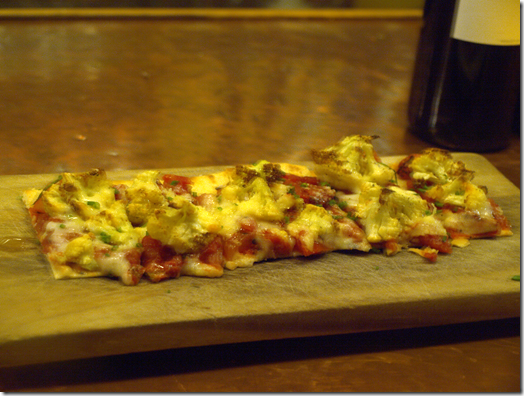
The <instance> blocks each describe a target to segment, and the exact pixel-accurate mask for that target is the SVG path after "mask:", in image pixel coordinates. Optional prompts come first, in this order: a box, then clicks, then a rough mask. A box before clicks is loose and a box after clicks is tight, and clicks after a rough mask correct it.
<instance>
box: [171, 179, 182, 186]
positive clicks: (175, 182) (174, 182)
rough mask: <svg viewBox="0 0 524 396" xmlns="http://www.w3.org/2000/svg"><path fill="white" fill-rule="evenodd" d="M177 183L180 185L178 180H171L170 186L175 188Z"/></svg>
mask: <svg viewBox="0 0 524 396" xmlns="http://www.w3.org/2000/svg"><path fill="white" fill-rule="evenodd" d="M178 183H180V182H179V181H178V180H173V181H172V182H171V183H170V184H171V185H172V186H176V185H177V184H178Z"/></svg>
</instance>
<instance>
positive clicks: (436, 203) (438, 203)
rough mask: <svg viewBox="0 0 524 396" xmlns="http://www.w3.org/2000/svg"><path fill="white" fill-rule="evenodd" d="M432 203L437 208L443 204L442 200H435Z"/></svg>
mask: <svg viewBox="0 0 524 396" xmlns="http://www.w3.org/2000/svg"><path fill="white" fill-rule="evenodd" d="M433 205H435V206H436V207H437V208H442V207H443V206H444V204H443V203H442V202H438V201H435V202H434V203H433Z"/></svg>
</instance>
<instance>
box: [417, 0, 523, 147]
mask: <svg viewBox="0 0 524 396" xmlns="http://www.w3.org/2000/svg"><path fill="white" fill-rule="evenodd" d="M461 1H464V0H457V1H454V0H426V4H425V8H424V25H423V27H422V31H421V36H420V41H419V46H418V49H417V58H416V63H415V70H414V75H413V83H412V87H411V94H410V101H409V108H408V117H409V124H410V130H411V132H412V133H414V134H415V135H417V136H419V137H421V138H422V139H424V140H426V141H428V142H430V143H432V144H435V145H438V146H441V147H445V148H447V149H450V150H453V151H474V152H487V151H495V150H500V149H503V148H505V147H506V146H507V145H508V144H509V141H510V136H511V130H512V126H513V125H512V123H513V120H514V114H515V108H516V106H517V103H518V99H519V97H520V41H519V37H518V38H514V37H513V38H511V39H508V38H502V39H500V38H499V40H502V44H501V43H500V42H496V41H494V42H492V43H486V42H489V41H490V40H491V39H492V37H494V34H493V33H491V32H490V33H489V34H488V35H487V36H488V38H487V39H486V38H483V37H481V38H479V39H477V38H476V37H470V36H469V35H468V33H469V31H471V27H472V26H473V27H474V28H475V30H482V29H479V27H480V28H484V25H483V24H482V23H483V21H475V19H474V18H475V17H476V15H473V19H471V18H470V20H469V21H470V24H469V26H468V25H467V24H466V27H464V24H462V25H457V23H458V22H460V18H459V17H460V15H459V14H457V12H461V9H460V7H459V6H460V5H463V4H460V3H459V2H461ZM470 1H471V0H466V3H467V2H470ZM475 1H478V0H475ZM507 1H513V2H514V3H515V4H516V6H517V12H518V13H517V15H516V18H517V19H518V22H517V23H518V26H520V18H519V15H520V14H519V13H520V8H519V2H518V0H483V3H488V6H490V4H493V3H494V2H507ZM476 5H477V7H479V6H482V5H481V4H479V3H478V2H477V3H476ZM513 6H514V5H513V4H512V6H511V7H513ZM511 7H509V8H511ZM484 11H485V10H484ZM503 11H504V10H503ZM487 14H488V15H489V12H487ZM462 15H464V14H462ZM492 16H493V17H494V16H498V14H496V13H495V14H494V15H492ZM509 17H512V16H511V15H510V16H509ZM457 19H458V20H457ZM471 22H473V24H472V23H471ZM492 22H495V23H496V25H498V26H501V24H502V26H504V21H501V20H495V21H492ZM468 27H469V28H470V29H469V30H468ZM461 29H462V31H461ZM504 30H505V31H506V30H507V29H504ZM506 33H507V32H506ZM457 37H460V38H457ZM471 40H475V41H471Z"/></svg>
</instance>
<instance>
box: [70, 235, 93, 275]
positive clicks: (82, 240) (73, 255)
mask: <svg viewBox="0 0 524 396" xmlns="http://www.w3.org/2000/svg"><path fill="white" fill-rule="evenodd" d="M93 238H94V237H93V235H91V234H85V235H82V236H80V237H78V238H75V239H73V240H72V241H71V242H69V243H68V244H67V246H66V248H65V251H64V261H66V262H74V263H77V264H78V265H80V266H81V267H82V268H84V269H86V270H89V271H94V270H97V269H98V264H97V263H96V260H95V259H94V255H93V252H94V246H93Z"/></svg>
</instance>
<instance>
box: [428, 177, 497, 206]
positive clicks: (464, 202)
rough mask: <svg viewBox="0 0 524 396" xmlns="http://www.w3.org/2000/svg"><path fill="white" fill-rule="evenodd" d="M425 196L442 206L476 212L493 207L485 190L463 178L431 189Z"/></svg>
mask: <svg viewBox="0 0 524 396" xmlns="http://www.w3.org/2000/svg"><path fill="white" fill-rule="evenodd" d="M425 196H426V197H427V198H430V199H433V200H435V202H437V203H440V204H442V205H445V204H448V205H451V206H457V207H462V208H467V209H472V210H476V211H484V210H486V207H491V206H490V204H489V200H488V197H487V196H486V192H485V190H484V189H482V188H481V187H478V186H476V185H475V184H473V183H471V182H470V181H469V180H467V179H464V178H462V177H460V178H458V179H455V180H452V181H450V182H448V183H445V184H438V185H435V186H433V187H431V188H429V189H428V190H427V191H426V192H425Z"/></svg>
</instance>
